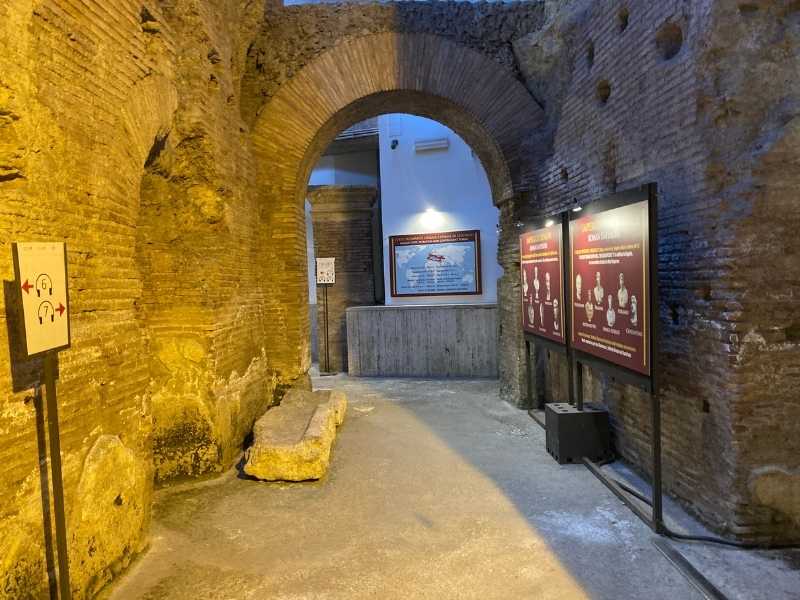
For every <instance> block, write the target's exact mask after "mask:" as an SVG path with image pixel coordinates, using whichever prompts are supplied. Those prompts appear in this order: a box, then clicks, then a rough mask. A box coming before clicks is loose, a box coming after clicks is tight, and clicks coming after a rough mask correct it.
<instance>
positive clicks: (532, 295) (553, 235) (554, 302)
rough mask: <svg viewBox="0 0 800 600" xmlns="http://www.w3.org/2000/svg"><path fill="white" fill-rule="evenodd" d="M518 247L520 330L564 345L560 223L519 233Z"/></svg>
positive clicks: (562, 262)
mask: <svg viewBox="0 0 800 600" xmlns="http://www.w3.org/2000/svg"><path fill="white" fill-rule="evenodd" d="M519 244H520V267H521V268H520V271H521V273H520V277H521V279H522V328H523V330H524V331H526V332H528V333H532V334H534V335H538V336H541V337H544V338H546V339H548V340H551V341H553V342H557V343H559V344H566V341H567V340H566V336H565V334H564V331H565V330H564V327H565V320H564V316H565V314H564V313H565V306H564V290H563V286H562V281H563V278H564V270H563V269H564V251H563V248H564V245H563V234H562V226H561V223H560V222H559V223H557V224H554V225H552V226H551V227H543V228H541V229H535V230H532V231H529V232H527V233H523V234H522V235H521V236H520V238H519Z"/></svg>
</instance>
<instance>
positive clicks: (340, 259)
mask: <svg viewBox="0 0 800 600" xmlns="http://www.w3.org/2000/svg"><path fill="white" fill-rule="evenodd" d="M377 194H378V190H377V189H375V188H371V187H345V186H320V187H315V188H313V189H311V190H309V201H310V202H311V216H312V220H313V223H314V255H315V256H316V257H318V258H319V257H328V258H330V257H333V258H335V259H336V262H335V266H336V284H335V285H332V286H330V287H328V290H327V296H328V356H327V358H328V359H329V360H330V365H329V366H328V370H329V371H334V372H337V373H346V372H347V318H346V312H345V311H346V310H347V309H348V308H349V307H351V306H372V305H374V304H375V273H374V266H375V262H374V260H373V256H372V249H373V247H374V243H373V239H372V236H373V228H372V214H373V210H374V205H375V199H376V198H377ZM317 339H318V340H319V344H320V345H319V361H320V363H319V364H320V369H321V370H324V369H325V367H326V364H325V362H326V354H325V303H324V294H323V290H322V289H321V288H318V291H317Z"/></svg>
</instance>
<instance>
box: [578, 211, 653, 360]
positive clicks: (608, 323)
mask: <svg viewBox="0 0 800 600" xmlns="http://www.w3.org/2000/svg"><path fill="white" fill-rule="evenodd" d="M648 232H649V219H648V203H647V201H644V202H637V203H636V204H630V205H628V206H623V207H621V208H615V209H612V210H607V211H604V212H600V213H597V214H592V215H587V216H585V217H581V218H579V219H576V220H574V221H572V222H571V223H570V254H571V261H570V274H571V281H572V286H573V287H572V296H573V297H572V301H571V302H570V304H571V305H572V323H573V326H572V346H573V347H574V348H575V349H577V350H581V351H583V352H586V353H588V354H592V355H593V356H597V357H599V358H602V359H605V360H607V361H609V362H612V363H614V364H616V365H619V366H621V367H625V368H627V369H631V370H633V371H636V372H638V373H642V374H644V375H650V356H649V348H650V345H649V344H650V338H649V336H650V314H649V302H650V298H649V294H650V290H649V273H648V269H649V251H650V248H649V235H648Z"/></svg>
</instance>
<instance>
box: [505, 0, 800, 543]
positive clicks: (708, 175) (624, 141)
mask: <svg viewBox="0 0 800 600" xmlns="http://www.w3.org/2000/svg"><path fill="white" fill-rule="evenodd" d="M623 11H626V14H627V16H626V17H625V18H623ZM798 19H799V17H798V10H797V5H796V3H794V4H792V3H788V2H779V3H766V2H754V3H750V4H746V5H745V4H741V3H740V4H739V5H735V4H732V3H726V2H712V1H710V0H707V1H698V2H692V3H687V2H678V1H668V2H658V3H653V2H641V1H627V2H623V1H619V2H616V1H614V2H601V3H595V4H593V5H590V4H588V3H584V2H575V3H572V6H571V7H570V8H569V9H567V10H564V11H562V12H561V13H558V14H557V15H556V17H555V18H554V20H553V21H552V22H551V23H550V24H549V25H548V27H546V28H545V30H543V31H542V32H540V33H537V34H533V35H531V36H529V37H528V38H526V39H524V40H522V41H521V42H519V43H517V45H516V46H515V48H516V50H517V55H518V58H519V60H520V64H521V68H522V71H523V73H524V74H525V78H526V82H527V84H528V86H529V89H531V92H532V93H533V94H534V95H535V96H536V97H537V98H540V99H541V100H542V102H543V103H544V105H545V109H546V112H547V114H548V125H547V126H546V128H545V132H546V137H545V138H544V140H543V144H542V146H541V147H540V148H539V152H540V159H541V165H542V166H541V170H540V176H539V185H538V189H537V190H536V192H537V193H536V197H535V199H533V201H532V207H533V208H534V210H538V211H539V215H540V216H544V215H553V214H557V213H558V212H560V211H563V210H567V209H569V208H570V207H572V206H574V205H575V203H578V204H582V203H585V202H588V201H591V200H595V199H599V198H601V197H603V196H604V195H607V194H609V193H612V192H614V191H616V190H621V189H626V188H631V187H634V186H638V185H641V184H644V183H648V182H651V181H653V182H657V183H658V185H659V225H658V227H659V232H658V233H659V248H658V250H659V266H658V278H659V287H660V293H661V298H660V300H661V305H660V308H659V313H660V314H659V320H660V328H661V335H662V337H661V341H660V345H659V348H658V352H659V361H660V365H661V383H662V386H663V387H662V393H663V407H664V408H663V413H664V414H663V420H664V462H665V483H666V486H667V489H668V490H669V491H670V493H672V494H673V495H674V496H676V497H677V498H679V499H680V500H682V501H683V502H684V503H685V504H686V505H687V506H688V507H689V508H690V510H692V511H694V512H696V513H697V514H698V515H699V516H701V517H702V518H703V520H705V521H706V522H707V523H709V524H711V525H712V526H713V527H715V528H716V529H718V530H720V531H722V532H725V533H729V534H734V535H738V536H741V537H745V538H750V539H782V540H790V539H794V540H796V539H798V536H800V529H798V525H800V505H798V504H797V502H796V500H791V499H790V498H792V497H795V498H796V494H795V493H793V492H792V491H791V490H792V489H796V487H793V486H797V485H798V470H797V469H798V466H799V463H798V461H800V458H798V456H800V455H799V454H798V452H797V447H796V444H797V439H798V435H797V434H798V427H800V425H798V422H797V420H796V419H792V418H788V417H787V415H788V414H790V413H791V412H792V411H795V410H796V408H797V401H798V400H797V399H798V396H797V394H796V392H793V391H792V390H796V389H797V384H798V372H797V369H796V368H793V367H791V366H789V365H790V363H791V362H794V364H795V365H796V364H798V358H800V356H799V353H800V347H799V346H798V344H797V341H798V340H797V337H796V335H795V333H794V331H795V327H796V326H795V323H796V322H797V316H796V315H797V311H796V310H792V309H791V308H790V304H791V300H790V299H791V298H792V297H793V296H794V295H796V286H797V284H796V282H797V276H796V273H797V268H798V266H797V265H798V261H797V260H796V257H797V251H798V242H797V235H796V233H793V232H795V231H796V227H797V225H798V217H799V214H800V213H798V209H797V206H796V203H795V204H794V205H792V206H790V204H789V200H788V197H787V196H786V194H785V190H787V189H790V188H791V187H792V186H794V185H795V184H796V182H795V179H796V174H794V173H790V172H786V170H784V172H783V173H779V172H778V165H779V164H783V165H784V167H785V165H786V164H787V162H788V163H791V162H793V161H794V162H796V160H797V150H798V144H797V125H796V118H795V117H794V115H795V114H796V111H795V110H794V109H792V108H789V107H790V106H796V105H797V104H796V103H797V102H798V97H800V96H799V95H798V90H797V77H796V73H797V69H798V63H797V53H796V48H797V43H798ZM678 32H679V33H678ZM681 38H682V39H681ZM792 49H794V51H793V50H792ZM792 73H794V75H792ZM602 82H606V83H607V84H608V89H610V97H608V99H607V101H605V102H604V101H602V100H601V99H600V98H599V96H598V90H599V89H600V87H601V85H600V84H601V83H602ZM508 235H509V236H510V237H511V236H512V232H509V233H508ZM790 263H791V264H790ZM767 265H770V267H768V268H766V269H765V267H767ZM773 265H774V268H773ZM767 290H769V291H767ZM547 369H548V370H549V371H550V372H557V371H559V370H563V365H562V366H558V365H553V364H551V365H550V366H549V367H547ZM559 380H560V381H562V382H563V381H564V379H563V378H555V377H551V378H550V380H549V381H550V382H552V383H551V384H550V385H551V386H552V387H553V389H551V390H547V395H549V396H553V395H560V396H563V393H564V392H563V389H559V388H563V383H561V384H556V382H557V381H559ZM585 385H586V393H587V397H589V398H593V399H595V400H600V401H602V402H604V403H606V404H607V405H608V406H609V408H610V410H611V413H612V419H613V423H614V428H615V434H616V445H617V449H618V450H619V451H620V452H621V454H622V456H623V457H624V458H625V459H627V460H628V461H629V462H631V463H632V464H634V465H636V466H637V467H638V468H639V469H641V470H642V471H645V472H647V471H648V470H649V464H650V460H651V458H650V452H649V448H650V438H649V436H650V432H649V422H650V415H649V403H648V400H647V398H646V397H645V396H644V395H643V394H641V393H638V392H637V391H635V390H634V389H632V388H629V387H626V386H622V385H619V384H616V383H614V382H613V381H611V380H609V379H608V378H607V377H605V376H603V375H602V374H599V373H593V372H591V371H590V372H588V373H587V376H586V377H585Z"/></svg>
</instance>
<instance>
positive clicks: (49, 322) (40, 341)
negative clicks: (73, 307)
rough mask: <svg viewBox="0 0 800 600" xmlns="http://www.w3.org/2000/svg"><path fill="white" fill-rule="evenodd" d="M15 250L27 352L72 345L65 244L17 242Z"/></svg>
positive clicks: (34, 353) (32, 354)
mask: <svg viewBox="0 0 800 600" xmlns="http://www.w3.org/2000/svg"><path fill="white" fill-rule="evenodd" d="M12 252H13V256H14V273H15V275H16V281H17V284H18V285H19V294H20V296H21V298H22V302H21V307H22V318H23V321H24V328H23V334H24V337H25V339H24V344H23V347H24V350H25V352H26V353H27V355H28V356H34V355H37V354H41V353H43V352H48V351H53V350H63V349H65V348H69V345H70V323H69V319H70V314H69V297H68V290H67V249H66V244H64V243H63V242H57V243H17V244H14V245H13V246H12Z"/></svg>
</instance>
